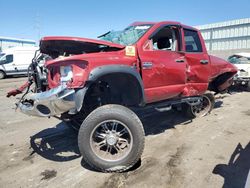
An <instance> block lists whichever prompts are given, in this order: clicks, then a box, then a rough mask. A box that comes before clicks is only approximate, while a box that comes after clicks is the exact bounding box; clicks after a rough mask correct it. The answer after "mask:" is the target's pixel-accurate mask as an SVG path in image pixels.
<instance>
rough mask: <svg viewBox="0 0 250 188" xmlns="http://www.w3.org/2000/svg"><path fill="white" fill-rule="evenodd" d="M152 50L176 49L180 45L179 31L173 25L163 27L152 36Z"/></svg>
mask: <svg viewBox="0 0 250 188" xmlns="http://www.w3.org/2000/svg"><path fill="white" fill-rule="evenodd" d="M152 43H153V50H168V51H177V50H178V49H179V47H180V44H179V43H180V42H179V32H178V29H177V28H176V27H174V26H168V27H164V28H163V29H161V30H160V31H158V33H156V34H155V35H154V37H153V38H152Z"/></svg>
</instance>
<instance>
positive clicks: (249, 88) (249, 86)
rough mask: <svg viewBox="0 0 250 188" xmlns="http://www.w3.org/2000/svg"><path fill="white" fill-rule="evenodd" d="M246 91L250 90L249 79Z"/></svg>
mask: <svg viewBox="0 0 250 188" xmlns="http://www.w3.org/2000/svg"><path fill="white" fill-rule="evenodd" d="M247 91H250V81H248V83H247Z"/></svg>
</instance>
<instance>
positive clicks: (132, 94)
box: [83, 73, 144, 111]
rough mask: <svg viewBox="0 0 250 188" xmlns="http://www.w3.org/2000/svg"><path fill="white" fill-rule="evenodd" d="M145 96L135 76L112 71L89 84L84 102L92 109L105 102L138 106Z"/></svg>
mask: <svg viewBox="0 0 250 188" xmlns="http://www.w3.org/2000/svg"><path fill="white" fill-rule="evenodd" d="M143 97H144V95H143V88H142V86H141V85H140V82H139V81H138V80H137V78H136V77H135V76H133V75H130V74H127V73H112V74H107V75H104V76H102V77H100V78H98V79H97V80H96V81H95V82H93V83H92V84H91V85H90V86H89V89H88V91H87V92H86V95H85V97H84V103H83V104H84V106H85V107H86V105H87V106H88V107H89V108H90V109H91V111H92V110H94V109H95V108H96V107H98V106H102V105H104V104H121V105H124V106H137V105H140V104H143V102H144V98H143ZM93 104H95V105H94V106H93ZM96 105H97V106H96Z"/></svg>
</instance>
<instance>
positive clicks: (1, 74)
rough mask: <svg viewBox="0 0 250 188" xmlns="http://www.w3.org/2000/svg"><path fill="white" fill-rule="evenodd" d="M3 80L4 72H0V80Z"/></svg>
mask: <svg viewBox="0 0 250 188" xmlns="http://www.w3.org/2000/svg"><path fill="white" fill-rule="evenodd" d="M4 78H5V72H3V71H1V70H0V80H1V79H4Z"/></svg>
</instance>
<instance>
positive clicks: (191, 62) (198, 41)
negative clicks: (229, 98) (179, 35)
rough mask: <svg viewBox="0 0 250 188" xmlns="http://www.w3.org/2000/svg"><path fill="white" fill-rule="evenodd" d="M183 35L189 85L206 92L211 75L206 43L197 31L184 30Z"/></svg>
mask: <svg viewBox="0 0 250 188" xmlns="http://www.w3.org/2000/svg"><path fill="white" fill-rule="evenodd" d="M183 35H184V45H185V58H186V61H187V84H188V85H189V86H191V87H193V88H194V89H196V90H198V91H200V92H204V90H206V89H207V85H208V79H209V75H210V62H209V56H208V54H207V51H206V47H205V44H204V41H203V39H202V36H201V34H200V33H199V32H197V31H196V30H192V29H186V28H184V29H183ZM197 94H198V93H197Z"/></svg>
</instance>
